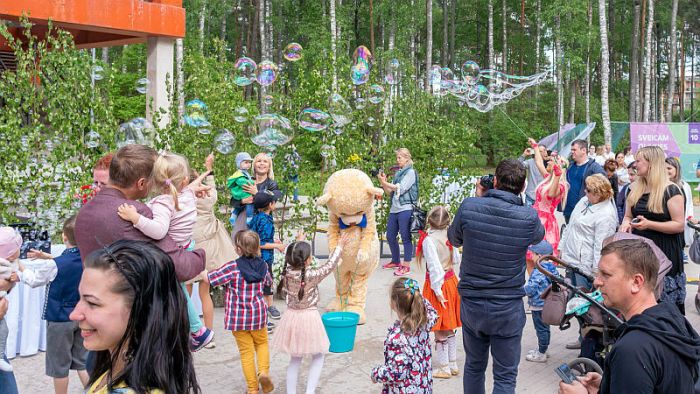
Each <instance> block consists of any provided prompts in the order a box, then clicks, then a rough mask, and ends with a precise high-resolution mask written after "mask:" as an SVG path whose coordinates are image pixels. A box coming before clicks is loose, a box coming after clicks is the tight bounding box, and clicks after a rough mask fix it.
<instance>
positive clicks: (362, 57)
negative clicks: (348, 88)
mask: <svg viewBox="0 0 700 394" xmlns="http://www.w3.org/2000/svg"><path fill="white" fill-rule="evenodd" d="M353 61H354V64H353V65H352V68H351V69H350V73H351V79H352V83H353V84H355V85H362V84H363V83H366V82H367V81H369V70H370V64H371V63H372V53H371V52H370V51H369V49H367V47H366V46H364V45H360V46H359V47H357V49H355V53H354V54H353Z"/></svg>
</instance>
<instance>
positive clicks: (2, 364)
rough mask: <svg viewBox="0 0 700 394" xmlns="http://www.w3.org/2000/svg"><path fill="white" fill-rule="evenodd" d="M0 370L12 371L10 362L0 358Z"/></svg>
mask: <svg viewBox="0 0 700 394" xmlns="http://www.w3.org/2000/svg"><path fill="white" fill-rule="evenodd" d="M0 371H4V372H12V365H10V363H8V362H7V361H5V360H3V359H2V358H0Z"/></svg>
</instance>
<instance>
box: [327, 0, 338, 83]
mask: <svg viewBox="0 0 700 394" xmlns="http://www.w3.org/2000/svg"><path fill="white" fill-rule="evenodd" d="M329 11H330V17H331V18H330V19H331V62H332V68H333V70H332V73H333V79H332V82H331V87H332V89H333V93H336V92H337V91H338V74H337V70H336V69H335V62H336V31H337V28H336V21H335V0H330V8H329Z"/></svg>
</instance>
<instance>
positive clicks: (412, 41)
mask: <svg viewBox="0 0 700 394" xmlns="http://www.w3.org/2000/svg"><path fill="white" fill-rule="evenodd" d="M415 7H416V0H411V10H414V9H415ZM415 26H416V18H415V16H414V14H413V12H411V27H410V30H409V32H410V36H411V39H410V43H409V49H410V52H411V54H410V58H411V68H412V69H413V76H414V77H415V76H416V75H419V74H417V72H418V66H417V65H416V32H415V30H414V29H415ZM419 79H420V78H414V80H416V81H417V80H419Z"/></svg>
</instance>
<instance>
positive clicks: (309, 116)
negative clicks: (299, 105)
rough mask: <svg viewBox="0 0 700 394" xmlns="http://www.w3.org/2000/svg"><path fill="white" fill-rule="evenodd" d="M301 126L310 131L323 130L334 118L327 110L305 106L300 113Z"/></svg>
mask: <svg viewBox="0 0 700 394" xmlns="http://www.w3.org/2000/svg"><path fill="white" fill-rule="evenodd" d="M298 120H299V127H301V128H302V129H304V130H308V131H322V130H325V129H326V128H328V126H329V125H330V123H331V121H332V118H331V116H330V114H328V113H327V112H323V111H321V110H319V109H316V108H305V109H304V110H303V111H301V113H300V114H299V119H298Z"/></svg>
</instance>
